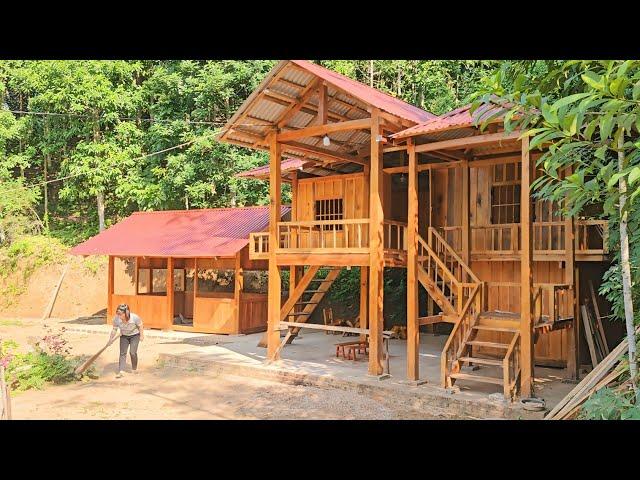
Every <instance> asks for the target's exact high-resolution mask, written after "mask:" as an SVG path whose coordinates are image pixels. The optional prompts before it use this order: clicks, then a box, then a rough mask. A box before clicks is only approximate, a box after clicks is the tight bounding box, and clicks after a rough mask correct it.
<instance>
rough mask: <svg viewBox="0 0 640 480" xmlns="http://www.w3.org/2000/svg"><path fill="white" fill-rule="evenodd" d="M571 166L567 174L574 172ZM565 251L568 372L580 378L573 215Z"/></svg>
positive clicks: (566, 225) (566, 232) (567, 227)
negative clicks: (569, 318) (569, 321)
mask: <svg viewBox="0 0 640 480" xmlns="http://www.w3.org/2000/svg"><path fill="white" fill-rule="evenodd" d="M572 170H573V169H571V168H569V170H568V172H567V175H570V174H571V173H572ZM564 251H565V262H564V268H565V270H564V276H565V278H564V282H565V283H566V284H567V285H571V289H570V290H569V292H568V293H569V304H570V305H571V307H572V309H573V322H572V325H571V328H570V329H568V330H567V335H568V336H567V347H568V348H567V349H568V352H567V355H568V356H567V373H568V375H569V378H571V379H573V380H578V378H579V376H580V355H579V353H580V348H579V346H580V342H579V340H580V337H579V336H578V335H577V334H578V332H579V330H578V322H577V320H578V302H577V301H576V298H578V295H577V292H576V288H575V287H576V274H575V273H576V272H575V264H576V262H575V260H576V257H575V253H576V252H575V232H574V222H573V217H572V216H568V217H566V218H565V220H564Z"/></svg>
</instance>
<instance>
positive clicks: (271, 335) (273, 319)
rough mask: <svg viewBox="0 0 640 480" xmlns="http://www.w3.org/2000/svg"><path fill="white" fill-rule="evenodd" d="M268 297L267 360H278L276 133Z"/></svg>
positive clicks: (272, 140) (271, 180)
mask: <svg viewBox="0 0 640 480" xmlns="http://www.w3.org/2000/svg"><path fill="white" fill-rule="evenodd" d="M267 138H268V143H269V295H268V297H267V302H268V307H267V311H268V317H267V360H270V361H273V360H277V359H278V358H280V353H279V349H278V346H279V344H280V331H279V330H278V329H277V328H278V326H279V325H280V300H281V298H280V297H281V284H280V271H279V270H278V264H277V263H276V250H277V249H278V246H279V241H278V222H279V221H280V200H281V199H280V193H281V192H280V182H281V180H282V178H281V168H280V167H281V165H280V157H281V155H280V145H279V144H278V142H277V140H276V132H273V133H271V134H269V136H268V137H267Z"/></svg>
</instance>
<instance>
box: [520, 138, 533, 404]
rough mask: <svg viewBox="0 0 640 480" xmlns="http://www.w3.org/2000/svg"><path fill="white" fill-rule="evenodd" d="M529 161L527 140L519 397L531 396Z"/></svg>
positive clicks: (522, 211) (522, 203) (522, 196)
mask: <svg viewBox="0 0 640 480" xmlns="http://www.w3.org/2000/svg"><path fill="white" fill-rule="evenodd" d="M531 171H532V168H531V160H530V157H529V137H525V138H523V139H522V187H521V189H520V222H521V247H520V355H521V360H520V366H521V369H522V370H521V373H520V393H521V396H522V397H530V396H532V395H533V393H534V392H533V376H534V372H533V318H534V316H533V271H532V266H533V236H532V233H533V225H532V220H533V216H532V212H531V198H530V188H531Z"/></svg>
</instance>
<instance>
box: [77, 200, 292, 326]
mask: <svg viewBox="0 0 640 480" xmlns="http://www.w3.org/2000/svg"><path fill="white" fill-rule="evenodd" d="M289 211H290V207H287V206H283V207H282V209H281V212H282V216H283V217H286V216H288V215H289ZM268 226H269V207H267V206H264V207H243V208H218V209H202V210H173V211H159V212H136V213H134V214H133V215H131V216H129V217H127V218H125V219H124V220H122V221H121V222H119V223H117V224H116V225H114V226H112V227H110V228H109V229H107V230H105V231H104V232H102V233H100V234H98V235H96V236H95V237H92V238H90V239H89V240H87V241H85V242H83V243H81V244H79V245H77V246H76V247H74V248H73V249H72V250H71V253H73V254H76V255H96V254H98V255H108V256H109V276H108V305H107V322H111V319H112V315H113V312H115V309H116V307H117V305H119V304H121V303H126V304H128V305H129V307H130V308H131V310H132V311H133V312H135V313H137V314H138V315H140V317H141V318H142V320H143V322H144V324H145V326H146V327H148V328H160V329H164V330H183V331H193V332H203V333H226V334H237V333H251V332H258V331H262V330H264V329H265V328H266V324H267V295H266V293H264V292H262V291H261V289H260V288H256V287H255V285H250V284H245V280H246V279H247V278H254V279H255V278H256V275H257V277H258V278H260V275H259V273H257V274H256V273H253V272H252V271H262V270H266V269H267V268H268V265H267V262H266V261H264V260H250V259H249V254H248V245H249V241H250V233H252V232H260V231H264V230H266V229H267V228H268ZM253 283H254V284H255V283H256V282H253ZM257 283H259V282H257Z"/></svg>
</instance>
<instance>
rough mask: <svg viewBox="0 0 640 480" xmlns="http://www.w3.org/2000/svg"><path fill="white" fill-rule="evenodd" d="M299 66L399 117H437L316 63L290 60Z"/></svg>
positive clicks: (421, 120) (418, 118)
mask: <svg viewBox="0 0 640 480" xmlns="http://www.w3.org/2000/svg"><path fill="white" fill-rule="evenodd" d="M290 61H291V62H292V63H295V64H296V65H298V66H299V67H302V68H304V69H305V70H307V71H308V72H310V73H313V74H314V75H316V76H318V77H320V78H322V79H323V80H326V81H327V82H329V83H332V84H333V85H335V86H336V87H338V88H340V89H342V90H344V91H346V92H347V93H349V94H351V95H353V96H354V97H356V98H358V99H359V100H361V101H363V102H365V103H369V104H371V105H373V106H374V107H377V108H379V109H381V110H384V111H385V112H389V113H392V114H393V115H397V116H398V117H401V118H404V119H406V120H410V121H412V122H424V121H426V120H428V119H430V118H434V117H436V116H435V115H434V114H433V113H429V112H427V111H425V110H422V109H421V108H418V107H414V106H413V105H410V104H408V103H407V102H405V101H403V100H400V99H399V98H395V97H392V96H391V95H388V94H386V93H384V92H381V91H379V90H376V89H375V88H371V87H370V86H368V85H365V84H363V83H360V82H357V81H355V80H352V79H350V78H349V77H345V76H344V75H341V74H339V73H338V72H334V71H333V70H329V69H327V68H324V67H321V66H320V65H317V64H315V63H311V62H308V61H306V60H290Z"/></svg>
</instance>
